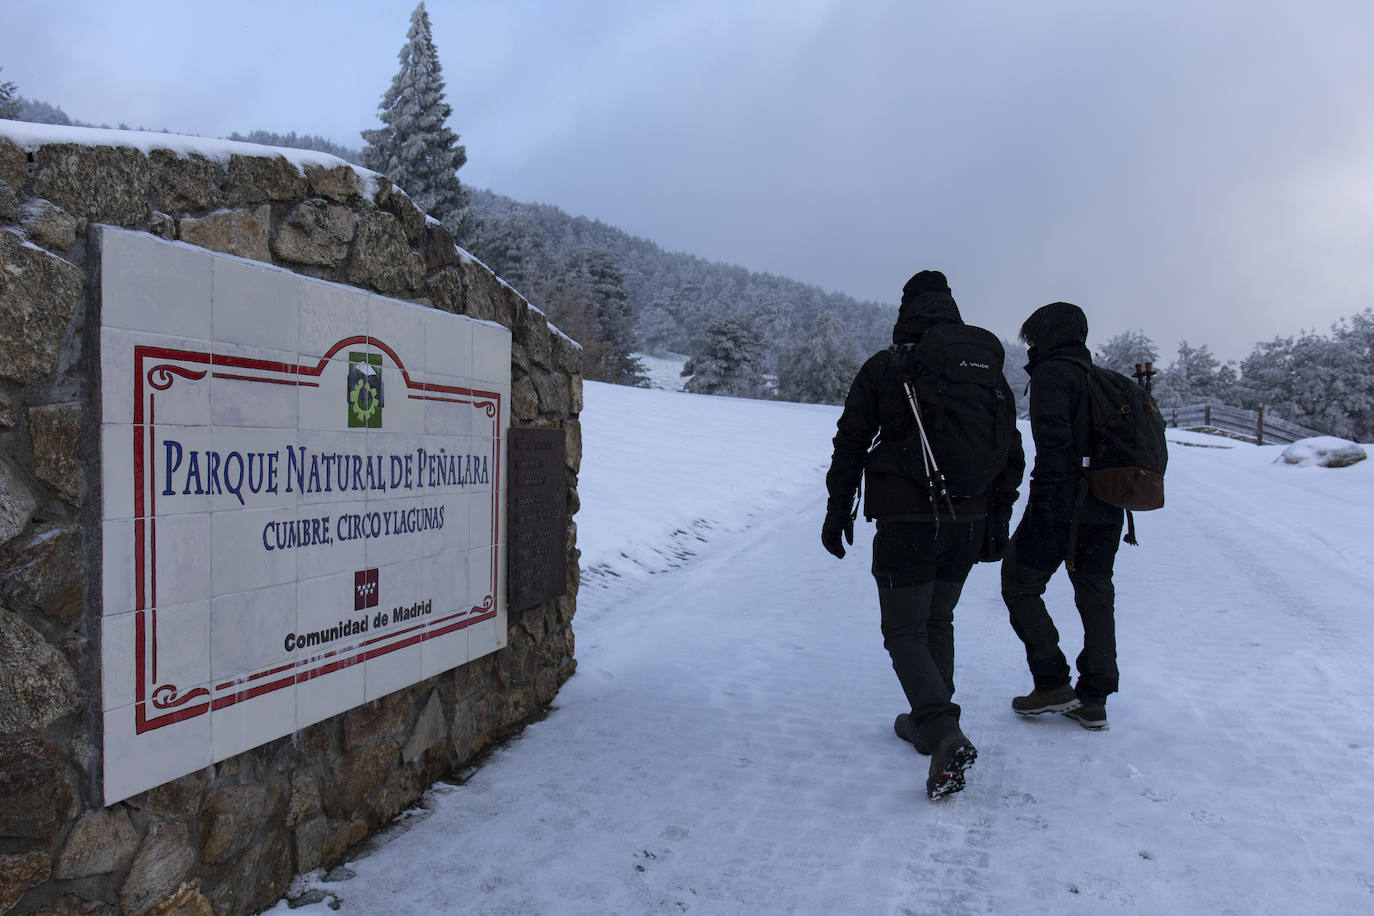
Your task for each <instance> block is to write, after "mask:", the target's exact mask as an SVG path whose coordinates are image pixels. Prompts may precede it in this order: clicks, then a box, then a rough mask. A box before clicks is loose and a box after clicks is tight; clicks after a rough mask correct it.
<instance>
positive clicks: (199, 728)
mask: <svg viewBox="0 0 1374 916" xmlns="http://www.w3.org/2000/svg"><path fill="white" fill-rule="evenodd" d="M104 721H105V753H104V758H103V764H104V770H105V804H106V805H111V804H114V803H115V802H117V801H120V800H121V799H125V798H128V797H129V796H131V795H136V794H137V793H139V792H142V791H145V790H147V789H151V788H153V787H154V786H160V785H162V784H163V783H164V782H170V781H171V780H173V779H176V778H177V777H178V776H184V775H186V774H187V773H193V772H195V771H196V770H199V769H201V768H203V767H206V766H209V765H210V763H211V762H212V753H211V742H210V716H209V714H208V713H207V714H203V715H198V716H194V717H192V718H190V719H187V720H185V721H182V722H177V723H174V724H172V725H167V726H164V727H162V728H155V729H152V730H150V731H147V732H144V733H143V734H141V735H139V734H136V733H135V730H134V708H133V707H132V706H122V707H120V708H118V709H111V710H106V712H105V715H104Z"/></svg>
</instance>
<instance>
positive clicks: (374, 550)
mask: <svg viewBox="0 0 1374 916" xmlns="http://www.w3.org/2000/svg"><path fill="white" fill-rule="evenodd" d="M423 508H424V500H423V499H421V498H420V497H418V496H416V497H411V498H408V499H406V498H401V499H369V500H368V501H367V510H368V515H369V520H368V530H369V531H379V532H380V536H374V537H370V538H368V540H367V565H368V566H386V565H388V564H393V563H399V562H402V561H405V560H414V561H417V562H418V561H419V559H420V538H421V534H420V533H419V532H416V531H413V530H410V528H409V525H408V521H409V519H408V518H402V516H406V514H407V513H409V512H410V510H412V509H414V510H417V511H418V510H421V509H423ZM378 525H380V527H378ZM403 526H404V527H403ZM398 532H400V533H398Z"/></svg>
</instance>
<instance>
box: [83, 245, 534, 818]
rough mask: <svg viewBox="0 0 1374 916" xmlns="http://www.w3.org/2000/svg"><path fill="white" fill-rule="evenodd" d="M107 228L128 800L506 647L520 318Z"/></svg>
mask: <svg viewBox="0 0 1374 916" xmlns="http://www.w3.org/2000/svg"><path fill="white" fill-rule="evenodd" d="M100 236H101V284H100V285H101V310H100V311H101V330H100V335H101V336H100V348H101V360H100V362H101V385H102V394H101V402H102V427H101V433H102V442H101V455H102V476H103V492H104V507H103V519H104V522H103V525H104V530H103V539H102V542H103V566H104V575H103V609H104V618H103V628H102V690H103V710H104V724H105V759H104V769H105V801H106V803H107V804H109V803H111V802H114V801H117V800H119V799H122V798H126V797H128V796H130V795H132V794H134V793H136V792H139V791H142V790H144V789H148V788H151V787H153V786H156V785H160V784H162V783H164V782H167V781H168V780H171V779H174V778H176V777H178V776H181V775H183V774H185V773H189V772H193V771H195V770H197V769H200V768H202V767H205V766H207V765H209V764H211V763H213V762H215V761H219V760H223V759H225V758H227V757H231V756H233V755H235V754H238V753H241V752H243V751H245V750H248V749H249V748H252V747H255V746H257V745H259V744H263V743H265V742H267V741H270V740H272V739H275V738H279V737H282V736H284V735H289V734H291V733H292V732H294V731H296V730H297V729H300V728H303V727H305V726H307V725H310V724H312V723H314V722H318V721H320V720H322V719H325V718H328V717H329V716H333V715H337V714H338V713H341V712H343V711H345V710H347V709H350V708H352V707H354V706H358V705H360V704H362V703H365V702H368V701H370V700H373V699H376V698H377V697H380V696H383V695H385V694H387V693H391V692H393V691H395V690H398V689H400V688H403V687H406V686H408V685H410V684H413V683H415V682H417V681H420V680H423V679H424V678H427V677H430V676H432V675H435V674H439V673H441V672H443V671H446V670H448V669H450V668H453V667H455V666H457V665H461V664H463V663H465V662H467V661H469V660H470V659H474V658H477V657H479V656H482V655H485V654H487V653H489V652H492V651H494V650H496V649H498V648H500V647H501V646H502V645H504V642H505V633H506V610H505V609H506V598H505V569H506V562H505V550H506V547H505V516H504V511H505V510H504V503H505V500H504V498H503V495H504V490H505V487H506V481H505V480H503V479H502V476H503V469H504V467H505V462H504V454H503V442H504V441H505V435H504V431H505V429H506V426H507V422H508V405H509V400H510V397H509V393H510V332H509V331H507V330H506V329H505V328H502V327H500V326H499V325H495V324H491V323H487V322H480V321H475V320H473V319H469V318H463V317H460V316H455V315H450V314H447V313H443V312H439V311H436V310H434V309H428V308H424V307H420V306H415V305H410V304H408V303H404V302H398V301H395V300H391V299H386V298H383V297H381V296H375V295H370V294H367V293H364V292H362V291H360V290H357V289H354V288H352V287H347V286H340V285H336V284H330V283H325V282H322V281H318V280H311V279H309V278H306V277H301V276H298V275H296V274H293V273H291V272H289V271H284V270H279V269H276V268H273V267H269V266H266V265H263V264H259V263H256V262H252V261H245V260H241V259H239V258H233V257H229V256H227V255H220V254H214V253H211V252H209V251H206V250H204V249H200V248H195V247H191V246H188V245H182V244H179V243H174V242H165V241H162V240H159V239H156V238H154V237H152V236H148V235H143V234H140V233H135V232H127V231H123V230H117V229H110V228H103V229H102V230H101V233H100Z"/></svg>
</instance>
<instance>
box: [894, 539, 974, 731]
mask: <svg viewBox="0 0 1374 916" xmlns="http://www.w3.org/2000/svg"><path fill="white" fill-rule="evenodd" d="M983 531H984V522H983V521H981V520H980V521H977V522H955V521H942V522H940V523H939V524H938V525H937V524H936V523H934V522H883V521H882V520H881V519H879V521H878V531H877V534H875V535H874V537H873V578H874V579H875V580H876V581H877V583H878V607H879V608H880V609H881V611H882V631H883V647H884V648H886V649H887V654H888V656H889V657H891V659H892V670H893V671H895V672H896V674H897V680H898V681H899V682H900V683H901V685H902V692H903V693H905V694H906V698H907V702H908V703H910V705H911V719H912V723H913V724H914V725H915V727H916V738H917V741H918V742H919V743H921V744H923V745H925V746H928V747H933V746H934V745H935V744H936V743H937V742H938V741H939V740H940V739H941V738H943V737H944V736H945V735H946V734H948V733H949V732H951V731H953V730H954V729H956V728H958V727H959V707H958V705H957V704H955V703H954V702H952V697H953V696H954V606H955V605H956V604H957V603H958V602H959V593H960V592H962V591H963V588H964V580H965V579H966V578H968V573H969V569H971V568H972V567H973V564H974V563H975V562H977V560H978V552H979V549H980V548H981V546H982V543H983Z"/></svg>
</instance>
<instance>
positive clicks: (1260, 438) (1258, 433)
mask: <svg viewBox="0 0 1374 916" xmlns="http://www.w3.org/2000/svg"><path fill="white" fill-rule="evenodd" d="M1255 444H1256V445H1263V444H1264V405H1263V404H1261V405H1260V406H1259V420H1258V421H1256V424H1255Z"/></svg>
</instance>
